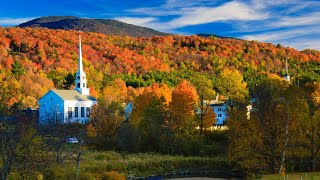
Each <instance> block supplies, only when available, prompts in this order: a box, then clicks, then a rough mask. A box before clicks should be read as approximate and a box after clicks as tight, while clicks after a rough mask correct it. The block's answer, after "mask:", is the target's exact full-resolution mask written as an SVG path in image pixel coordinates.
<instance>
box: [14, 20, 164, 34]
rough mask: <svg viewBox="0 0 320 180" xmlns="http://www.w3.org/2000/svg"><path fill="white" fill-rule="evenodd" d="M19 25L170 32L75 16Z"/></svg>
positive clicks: (156, 32)
mask: <svg viewBox="0 0 320 180" xmlns="http://www.w3.org/2000/svg"><path fill="white" fill-rule="evenodd" d="M18 27H21V28H23V27H38V28H49V29H63V30H78V31H84V32H97V33H102V34H105V35H119V36H132V37H152V36H166V35H170V34H169V33H164V32H159V31H156V30H154V29H151V28H147V27H141V26H136V25H132V24H127V23H124V22H121V21H117V20H113V19H88V18H78V17H75V16H46V17H40V18H36V19H33V20H31V21H28V22H25V23H22V24H20V25H18Z"/></svg>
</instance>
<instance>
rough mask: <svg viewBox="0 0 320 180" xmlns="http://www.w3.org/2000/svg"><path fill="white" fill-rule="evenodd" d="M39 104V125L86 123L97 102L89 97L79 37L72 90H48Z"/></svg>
mask: <svg viewBox="0 0 320 180" xmlns="http://www.w3.org/2000/svg"><path fill="white" fill-rule="evenodd" d="M38 102H39V123H40V124H50V123H60V124H65V123H76V122H77V123H82V124H85V123H87V122H88V121H89V120H90V119H89V116H90V111H91V108H92V106H93V105H95V104H97V100H96V99H95V98H94V97H92V96H90V92H89V88H87V80H86V74H85V72H84V71H83V65H82V50H81V37H80V35H79V60H78V72H77V74H76V82H75V89H74V90H55V89H52V90H49V91H48V92H47V93H46V94H45V95H44V96H43V97H42V98H40V100H39V101H38Z"/></svg>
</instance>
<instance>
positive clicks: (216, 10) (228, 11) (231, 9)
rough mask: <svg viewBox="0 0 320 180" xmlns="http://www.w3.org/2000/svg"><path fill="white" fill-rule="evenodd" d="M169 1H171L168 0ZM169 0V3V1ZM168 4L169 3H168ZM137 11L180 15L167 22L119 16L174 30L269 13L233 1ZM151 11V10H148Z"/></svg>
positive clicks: (150, 18)
mask: <svg viewBox="0 0 320 180" xmlns="http://www.w3.org/2000/svg"><path fill="white" fill-rule="evenodd" d="M168 2H169V1H168ZM168 2H167V3H168ZM166 6H167V5H166ZM131 11H134V12H136V13H139V12H142V11H144V12H147V13H149V15H154V16H163V15H165V13H166V15H179V17H177V18H173V19H171V20H169V21H166V22H159V21H158V19H157V18H154V17H149V18H132V19H131V18H129V17H125V18H117V19H118V20H120V21H121V20H122V21H125V22H128V23H132V24H135V25H141V24H143V25H144V26H147V27H150V28H155V29H157V30H161V31H172V30H174V29H177V28H181V27H185V26H191V25H199V24H206V23H212V22H219V21H236V20H237V21H254V20H262V19H266V18H267V17H268V14H267V13H264V12H257V11H256V10H255V9H253V8H251V7H249V6H248V5H247V4H244V3H241V2H238V1H231V2H227V3H224V4H222V5H220V6H216V7H207V6H201V7H198V6H197V7H184V8H180V9H178V10H172V11H166V12H165V11H163V10H162V9H161V8H160V9H159V10H154V11H153V9H150V8H140V9H135V10H131ZM148 11H150V12H148ZM140 21H141V22H140Z"/></svg>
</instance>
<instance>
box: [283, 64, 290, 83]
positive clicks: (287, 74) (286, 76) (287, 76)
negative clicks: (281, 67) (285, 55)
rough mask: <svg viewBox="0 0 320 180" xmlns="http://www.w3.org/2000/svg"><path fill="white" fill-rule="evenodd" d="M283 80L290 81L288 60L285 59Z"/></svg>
mask: <svg viewBox="0 0 320 180" xmlns="http://www.w3.org/2000/svg"><path fill="white" fill-rule="evenodd" d="M284 80H285V81H288V82H289V83H290V75H289V68H288V60H287V59H286V75H285V76H284Z"/></svg>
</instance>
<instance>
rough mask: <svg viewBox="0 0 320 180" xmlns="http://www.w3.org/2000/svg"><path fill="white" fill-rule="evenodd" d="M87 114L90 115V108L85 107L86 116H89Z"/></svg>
mask: <svg viewBox="0 0 320 180" xmlns="http://www.w3.org/2000/svg"><path fill="white" fill-rule="evenodd" d="M89 116H90V108H89V107H87V117H89Z"/></svg>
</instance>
